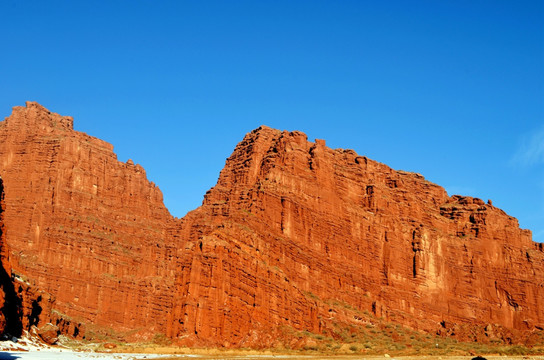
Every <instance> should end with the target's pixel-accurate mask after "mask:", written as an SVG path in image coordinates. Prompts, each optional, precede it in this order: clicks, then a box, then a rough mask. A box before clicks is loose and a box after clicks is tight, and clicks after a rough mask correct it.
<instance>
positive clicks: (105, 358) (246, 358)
mask: <svg viewBox="0 0 544 360" xmlns="http://www.w3.org/2000/svg"><path fill="white" fill-rule="evenodd" d="M472 358H473V357H472V356H391V357H385V356H383V355H382V356H364V355H343V356H342V355H340V356H319V355H300V356H293V355H227V356H221V355H218V356H207V355H191V354H184V355H175V356H172V355H152V354H101V353H89V352H73V351H67V350H40V351H29V352H11V351H10V352H0V360H16V359H18V360H85V359H89V360H91V359H95V360H139V359H150V360H151V359H161V360H175V359H178V360H180V359H197V360H212V359H213V360H217V359H230V360H235V359H238V360H272V359H276V360H283V359H285V360H291V359H293V360H294V359H302V360H318V359H333V360H355V359H357V360H359V359H360V360H377V359H386V360H471V359H472ZM485 358H486V359H487V360H510V359H512V360H514V359H516V360H517V359H520V360H521V359H523V360H544V356H531V355H527V356H513V357H511V356H485Z"/></svg>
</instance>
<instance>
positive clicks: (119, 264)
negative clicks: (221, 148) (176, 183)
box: [0, 102, 176, 333]
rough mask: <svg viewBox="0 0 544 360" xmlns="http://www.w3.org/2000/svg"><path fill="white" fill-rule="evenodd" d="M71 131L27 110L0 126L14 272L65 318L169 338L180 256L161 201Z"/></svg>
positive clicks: (0, 168)
mask: <svg viewBox="0 0 544 360" xmlns="http://www.w3.org/2000/svg"><path fill="white" fill-rule="evenodd" d="M72 123H73V120H72V118H70V117H64V116H60V115H58V114H55V113H51V112H49V111H48V110H47V109H45V108H44V107H42V106H41V105H39V104H37V103H31V102H29V103H27V105H26V107H15V108H14V109H13V113H12V115H11V116H10V117H8V118H6V119H5V120H4V121H3V122H2V123H0V174H1V175H2V177H3V179H4V186H5V188H6V189H9V190H8V191H6V196H5V207H6V209H5V214H7V215H5V217H4V222H5V227H6V228H7V229H9V230H8V231H9V236H8V238H7V243H8V245H9V247H10V249H11V266H12V267H13V272H14V273H15V274H16V275H19V274H21V275H24V276H25V277H26V278H28V281H30V282H31V284H32V285H33V286H35V287H37V288H39V289H41V290H43V291H45V292H47V293H50V294H53V295H54V297H55V299H56V303H55V308H54V309H53V310H54V313H55V314H57V315H58V314H60V315H61V316H62V315H66V316H64V318H75V319H78V320H79V321H81V322H89V323H93V324H100V325H102V326H109V327H113V328H116V329H117V330H119V331H122V330H126V329H131V330H139V329H145V330H146V331H155V329H159V328H165V322H166V317H165V316H164V314H165V313H166V312H167V311H168V309H169V308H170V307H171V298H170V296H169V294H170V293H171V289H170V287H171V285H172V284H173V281H172V280H171V279H173V278H174V275H175V274H174V269H175V261H171V260H172V259H173V258H175V253H176V249H175V248H174V247H173V245H172V244H171V242H168V241H167V240H166V239H165V236H166V224H167V223H168V222H169V221H171V220H172V218H171V216H170V214H169V213H168V211H167V210H166V208H165V207H164V205H163V203H162V194H161V192H160V190H159V189H158V188H157V187H156V186H155V185H154V184H152V183H149V181H148V180H147V179H146V175H145V171H144V170H143V168H142V167H141V166H139V165H134V164H133V163H132V162H131V161H128V162H127V163H121V162H119V161H118V160H117V158H116V156H115V154H114V153H113V147H112V146H111V145H110V144H108V143H106V142H104V141H101V140H99V139H96V138H93V137H90V136H88V135H86V134H83V133H80V132H77V131H74V130H73V128H72ZM156 331H159V330H156ZM74 332H76V333H78V332H79V331H78V330H76V329H74Z"/></svg>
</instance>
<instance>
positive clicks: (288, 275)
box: [172, 127, 544, 340]
mask: <svg viewBox="0 0 544 360" xmlns="http://www.w3.org/2000/svg"><path fill="white" fill-rule="evenodd" d="M182 229H183V237H184V238H189V239H195V238H196V240H193V242H192V245H193V247H192V251H193V253H194V255H193V256H191V259H192V264H191V265H187V268H186V269H190V270H186V273H187V275H186V277H187V281H186V284H187V289H186V290H184V292H183V293H182V294H187V297H186V298H185V299H184V298H183V297H181V298H182V299H184V300H182V302H181V303H182V304H181V305H180V304H178V305H177V306H178V307H179V308H181V310H178V308H176V311H177V312H178V313H184V314H186V317H185V319H186V321H185V322H184V324H183V326H178V327H177V328H174V329H173V333H172V335H173V336H179V335H181V334H184V333H191V331H192V330H193V329H194V330H195V331H198V332H199V334H200V333H201V332H204V333H205V334H206V336H216V335H215V333H214V331H219V330H216V329H224V325H223V324H233V323H235V322H236V321H235V320H234V319H235V318H238V319H240V320H242V321H241V322H240V324H239V325H237V326H236V327H235V328H236V329H240V328H243V330H242V331H240V332H241V333H242V334H244V333H247V332H248V331H251V329H255V328H256V329H259V328H261V327H265V328H266V327H270V326H271V325H277V324H282V325H287V326H291V327H293V328H295V329H303V330H309V331H312V332H318V333H319V332H325V333H327V332H328V331H329V332H331V331H332V328H333V323H334V322H335V321H338V318H337V317H335V315H334V314H335V313H337V311H336V310H337V309H336V308H335V306H333V305H331V304H333V303H338V302H340V303H341V304H344V305H347V306H350V307H354V308H357V309H360V310H363V311H364V310H366V311H368V312H371V313H373V314H374V315H375V316H377V317H384V318H385V319H388V320H391V321H395V322H399V323H401V324H404V325H407V326H409V327H411V328H415V329H420V330H425V331H429V332H433V333H434V332H436V331H437V330H438V331H444V329H446V325H445V324H468V325H474V326H475V328H478V326H480V325H482V324H498V325H499V326H500V327H504V328H507V329H512V330H514V331H518V330H519V331H523V330H531V329H535V328H541V327H542V326H543V321H544V310H543V307H542V305H543V304H542V302H543V301H544V296H543V295H544V293H543V289H542V287H541V285H540V284H542V283H543V280H544V278H543V275H544V273H543V271H542V270H543V267H542V266H543V260H544V257H543V253H542V247H541V245H540V244H535V243H533V242H532V241H531V234H530V232H529V231H527V230H520V229H519V226H518V222H517V220H516V219H514V218H512V217H510V216H508V215H506V214H505V213H504V212H503V211H502V210H500V209H497V208H495V207H493V206H492V205H489V204H485V203H484V202H483V201H481V200H479V199H475V198H469V197H461V196H452V197H449V196H448V195H447V193H446V191H444V189H443V188H441V187H439V186H437V185H435V184H432V183H430V182H428V181H426V180H425V179H424V178H423V176H421V175H419V174H414V173H406V172H402V171H395V170H393V169H391V168H389V167H387V166H386V165H383V164H380V163H378V162H375V161H372V160H369V159H367V158H366V157H362V156H358V155H357V154H356V153H355V152H353V151H351V150H332V149H329V148H327V147H326V146H325V142H324V141H320V140H317V141H316V142H315V143H312V142H308V141H307V139H306V136H305V135H304V134H302V133H300V132H291V133H290V132H285V131H284V132H281V131H278V130H273V129H269V128H266V127H262V128H259V129H257V130H255V131H254V132H252V133H251V134H248V135H247V136H246V138H245V139H244V140H243V141H242V142H241V143H240V144H239V145H238V146H237V147H236V149H235V151H234V153H233V154H232V156H231V157H230V158H229V159H228V160H227V162H226V165H225V168H224V169H223V171H222V172H221V175H220V178H219V180H218V183H217V185H216V186H215V187H214V188H213V189H212V190H210V191H209V192H208V193H207V194H206V196H205V200H204V203H203V205H202V207H200V208H199V209H197V210H195V211H194V212H192V213H190V214H188V215H187V217H186V218H185V219H184V224H183V225H182ZM188 229H190V230H188ZM235 292H236V293H239V294H241V296H238V297H235V296H230V294H232V293H235ZM195 297H196V298H198V299H199V300H198V302H191V301H190V300H191V299H194V298H195ZM336 307H338V306H336ZM233 309H237V310H236V311H233ZM210 319H211V320H210ZM343 321H347V322H350V319H343ZM357 322H358V319H356V318H355V319H353V318H352V319H351V323H353V324H355V325H356V324H357ZM175 325H177V324H175ZM229 326H232V325H229ZM480 332H482V331H480ZM452 333H454V332H453V331H451V332H450V334H452ZM463 334H467V332H466V331H465V332H463ZM508 337H509V338H510V339H511V338H512V337H515V335H512V334H511V333H509V335H508ZM230 339H232V337H231V338H230ZM467 339H468V340H471V339H472V338H471V337H470V336H467Z"/></svg>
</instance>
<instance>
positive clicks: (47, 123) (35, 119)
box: [5, 101, 74, 132]
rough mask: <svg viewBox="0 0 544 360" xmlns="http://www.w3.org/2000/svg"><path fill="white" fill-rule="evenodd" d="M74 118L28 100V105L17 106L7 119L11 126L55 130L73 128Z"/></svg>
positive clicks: (31, 129) (34, 129)
mask: <svg viewBox="0 0 544 360" xmlns="http://www.w3.org/2000/svg"><path fill="white" fill-rule="evenodd" d="M73 124H74V119H73V118H72V117H71V116H62V115H59V114H57V113H54V112H51V111H49V110H47V109H46V108H45V107H43V106H42V105H40V104H38V103H37V102H32V101H27V102H26V106H15V107H14V108H13V112H12V115H11V116H10V117H8V118H6V120H5V125H6V126H9V127H16V128H25V129H27V131H30V132H40V131H44V132H55V131H65V130H73Z"/></svg>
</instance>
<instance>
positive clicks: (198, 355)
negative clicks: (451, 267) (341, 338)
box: [0, 334, 544, 360]
mask: <svg viewBox="0 0 544 360" xmlns="http://www.w3.org/2000/svg"><path fill="white" fill-rule="evenodd" d="M16 340H17V341H15V342H12V341H0V360H86V359H87V360H141V359H146V360H148V359H149V360H153V359H160V360H181V359H197V360H218V359H228V360H273V359H275V360H283V359H285V360H294V359H302V360H319V359H333V360H355V359H357V360H377V359H385V360H471V359H472V358H473V357H474V356H389V355H385V354H384V355H381V356H370V355H363V354H360V355H317V354H316V355H291V354H288V355H287V354H286V355H281V354H273V353H269V352H268V353H264V352H261V353H259V352H258V351H251V352H250V353H248V352H247V351H246V352H243V351H242V352H240V351H227V352H223V353H222V352H221V351H219V350H214V349H208V350H204V349H184V351H186V352H185V353H183V354H176V355H173V354H172V353H170V354H166V353H165V352H164V351H166V350H168V349H162V350H163V351H162V354H160V352H161V349H149V350H150V351H148V352H147V353H145V354H138V353H130V354H127V353H99V352H95V351H91V350H92V349H87V350H89V351H73V350H70V349H68V348H66V347H62V346H55V347H51V346H47V345H45V344H43V343H42V342H40V341H38V340H37V339H36V338H33V337H31V336H28V334H25V336H23V338H21V339H16ZM94 349H96V348H94ZM146 350H147V349H143V350H142V349H140V350H136V351H146ZM153 350H155V351H153ZM178 350H179V349H178ZM121 351H122V350H121ZM125 351H127V350H125ZM153 352H155V353H153ZM484 358H486V359H487V360H510V359H511V360H518V359H519V360H522V359H523V360H544V356H535V355H526V356H491V355H489V356H487V355H486V356H484Z"/></svg>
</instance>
